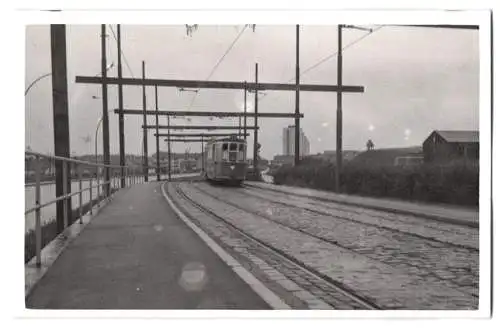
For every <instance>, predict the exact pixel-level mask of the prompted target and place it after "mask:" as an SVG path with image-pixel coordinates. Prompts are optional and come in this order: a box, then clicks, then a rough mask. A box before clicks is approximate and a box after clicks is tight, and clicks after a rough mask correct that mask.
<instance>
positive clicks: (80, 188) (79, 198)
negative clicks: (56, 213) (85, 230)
mask: <svg viewBox="0 0 500 328" xmlns="http://www.w3.org/2000/svg"><path fill="white" fill-rule="evenodd" d="M77 168H78V190H80V193H79V194H78V203H79V206H78V215H79V216H80V224H82V223H83V221H82V220H83V219H82V216H83V215H82V213H83V208H82V207H83V202H82V189H83V188H82V167H81V165H78V166H77Z"/></svg>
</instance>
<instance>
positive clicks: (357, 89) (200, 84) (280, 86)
mask: <svg viewBox="0 0 500 328" xmlns="http://www.w3.org/2000/svg"><path fill="white" fill-rule="evenodd" d="M75 82H76V83H88V84H102V83H103V79H102V77H100V76H82V75H78V76H76V79H75ZM105 82H106V83H107V84H121V85H138V86H140V85H152V86H154V85H156V86H159V87H177V88H193V89H240V90H243V89H246V90H275V91H295V90H296V88H297V86H296V85H295V84H287V83H260V82H259V83H258V84H256V83H254V82H237V81H204V80H168V79H167V80H165V79H138V78H122V79H121V81H120V79H118V78H116V77H108V78H107V79H106V81H105ZM299 90H300V91H317V92H338V91H341V92H352V93H362V92H364V90H365V89H364V87H363V86H357V85H343V86H342V87H341V88H340V90H339V87H338V86H336V85H326V84H299Z"/></svg>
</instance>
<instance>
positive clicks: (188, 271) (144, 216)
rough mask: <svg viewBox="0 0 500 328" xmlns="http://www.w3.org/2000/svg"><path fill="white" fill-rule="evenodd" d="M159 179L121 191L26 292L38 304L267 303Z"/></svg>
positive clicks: (29, 300) (169, 305) (116, 306)
mask: <svg viewBox="0 0 500 328" xmlns="http://www.w3.org/2000/svg"><path fill="white" fill-rule="evenodd" d="M160 186H161V184H160V183H156V182H153V183H149V184H138V185H134V186H132V187H131V188H130V189H126V190H122V191H120V192H119V193H118V194H117V195H116V196H115V198H114V200H113V201H112V202H111V203H110V204H108V205H107V206H106V207H105V208H104V209H103V210H102V212H101V213H99V215H98V216H97V217H95V218H94V219H93V220H92V221H91V222H90V223H89V224H88V226H87V227H86V228H85V230H84V231H83V232H82V233H81V234H80V235H79V236H78V238H76V239H75V240H74V241H73V242H72V243H71V244H70V245H69V246H68V247H67V248H66V250H65V251H64V252H63V253H62V254H61V255H60V256H59V258H58V259H57V260H56V261H55V263H54V264H53V266H52V267H51V268H50V269H49V270H48V272H47V273H46V275H45V276H44V277H43V278H42V279H41V280H40V281H39V282H38V284H37V285H36V286H35V287H34V289H33V291H32V293H31V294H30V295H29V296H28V297H27V299H26V306H27V308H35V309H269V306H268V305H267V303H265V302H264V301H263V300H262V299H261V298H260V297H259V296H257V294H255V293H254V292H253V290H252V289H251V288H250V286H248V285H247V284H245V283H244V282H243V281H242V280H241V279H240V278H239V277H238V276H237V275H236V274H235V273H234V272H233V271H232V270H231V269H230V268H229V267H228V266H227V265H226V264H225V263H224V262H222V260H220V259H219V257H218V256H217V255H216V254H215V253H213V252H212V251H211V250H210V249H209V248H208V247H207V246H206V244H205V243H204V242H203V241H202V240H201V239H200V238H199V237H198V236H197V235H196V234H195V233H194V232H193V231H192V230H191V229H190V228H188V227H187V226H186V225H185V224H184V223H183V222H182V221H181V220H180V219H178V218H177V217H176V216H175V214H174V213H173V212H172V210H171V209H170V208H169V206H168V205H167V203H166V201H165V199H164V198H163V195H162V192H161V189H160Z"/></svg>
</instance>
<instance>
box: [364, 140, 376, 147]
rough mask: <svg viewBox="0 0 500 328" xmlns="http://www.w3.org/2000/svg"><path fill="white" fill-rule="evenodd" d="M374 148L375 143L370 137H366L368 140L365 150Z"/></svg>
mask: <svg viewBox="0 0 500 328" xmlns="http://www.w3.org/2000/svg"><path fill="white" fill-rule="evenodd" d="M373 148H375V144H374V143H373V141H372V140H371V139H368V142H367V143H366V150H373Z"/></svg>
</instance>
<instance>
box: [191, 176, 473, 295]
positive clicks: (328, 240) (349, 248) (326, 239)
mask: <svg viewBox="0 0 500 328" xmlns="http://www.w3.org/2000/svg"><path fill="white" fill-rule="evenodd" d="M192 187H193V188H195V189H197V190H199V191H200V192H202V193H204V194H206V195H208V196H209V197H212V198H214V199H216V200H217V201H219V202H223V203H226V204H228V205H230V206H232V207H235V208H237V209H239V210H241V211H245V212H247V213H250V214H252V215H255V216H258V217H260V218H262V219H265V220H268V221H270V222H273V223H274V224H277V225H280V226H283V227H285V228H288V229H291V230H294V231H297V232H300V233H302V234H305V235H307V236H309V237H312V238H315V239H318V240H321V241H322V242H325V243H328V244H331V245H334V246H336V247H340V248H342V249H344V250H346V251H348V252H352V253H356V254H358V255H361V256H367V257H369V258H371V259H373V260H376V261H378V262H380V263H383V264H385V265H389V266H391V267H394V268H396V269H398V267H397V266H396V265H395V264H394V263H392V262H390V261H386V260H381V259H379V258H378V257H377V256H374V255H371V254H367V253H365V252H360V251H358V250H356V248H355V247H352V246H345V245H343V244H342V243H339V242H338V241H336V240H333V239H332V238H331V237H323V236H319V235H318V234H316V233H312V232H309V231H307V230H305V229H303V228H297V227H296V226H293V225H291V224H287V223H284V222H280V221H278V220H276V219H272V218H269V217H266V216H265V215H263V214H262V213H259V212H258V211H255V210H250V209H248V208H246V207H244V206H241V205H240V204H236V203H235V202H234V201H230V200H229V199H227V198H223V197H220V196H216V195H214V193H210V192H209V191H207V190H205V189H204V188H200V186H199V185H193V186H192ZM232 192H237V193H240V194H243V195H244V196H247V197H248V196H249V195H248V194H244V193H242V191H241V189H239V188H236V189H232ZM251 196H252V197H256V198H259V199H262V200H264V201H266V202H270V203H274V204H279V205H281V206H287V207H292V208H295V209H301V210H306V211H310V212H311V213H316V214H320V215H323V216H331V214H329V213H325V212H322V211H314V210H311V209H305V208H301V207H299V206H292V205H290V204H288V203H284V202H278V201H275V200H270V199H269V198H266V197H265V196H258V195H254V194H252V195H251ZM335 218H338V219H342V220H347V221H351V222H354V223H356V224H360V225H365V223H364V222H359V221H356V220H351V219H347V218H344V217H335ZM366 225H367V226H370V227H373V228H377V229H385V230H387V231H390V232H394V233H397V234H402V235H405V232H404V231H400V230H398V229H391V228H387V227H383V226H378V225H376V224H369V223H366ZM406 235H408V236H412V237H415V238H420V239H423V240H425V241H431V242H437V243H440V244H443V245H445V247H457V248H463V249H465V250H467V251H472V252H477V249H475V248H470V247H464V246H463V245H455V244H453V243H446V242H443V241H440V240H436V239H434V238H426V237H425V236H421V235H419V234H411V233H409V234H408V233H407V234H406ZM401 239H402V240H403V238H401ZM405 266H406V267H412V268H414V269H415V270H424V269H423V268H422V267H421V266H420V265H415V264H411V263H405ZM418 275H419V276H421V277H430V278H432V279H435V280H438V281H441V282H443V283H445V284H446V285H447V286H448V287H449V288H453V289H456V290H458V291H461V292H464V293H466V294H468V295H471V296H472V297H475V298H478V297H479V296H478V293H477V292H476V290H477V289H476V288H474V287H464V286H461V285H459V284H457V283H456V282H454V281H453V280H449V279H444V278H442V277H441V276H439V275H437V274H436V273H434V272H433V271H431V270H425V274H423V273H421V274H418Z"/></svg>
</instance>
